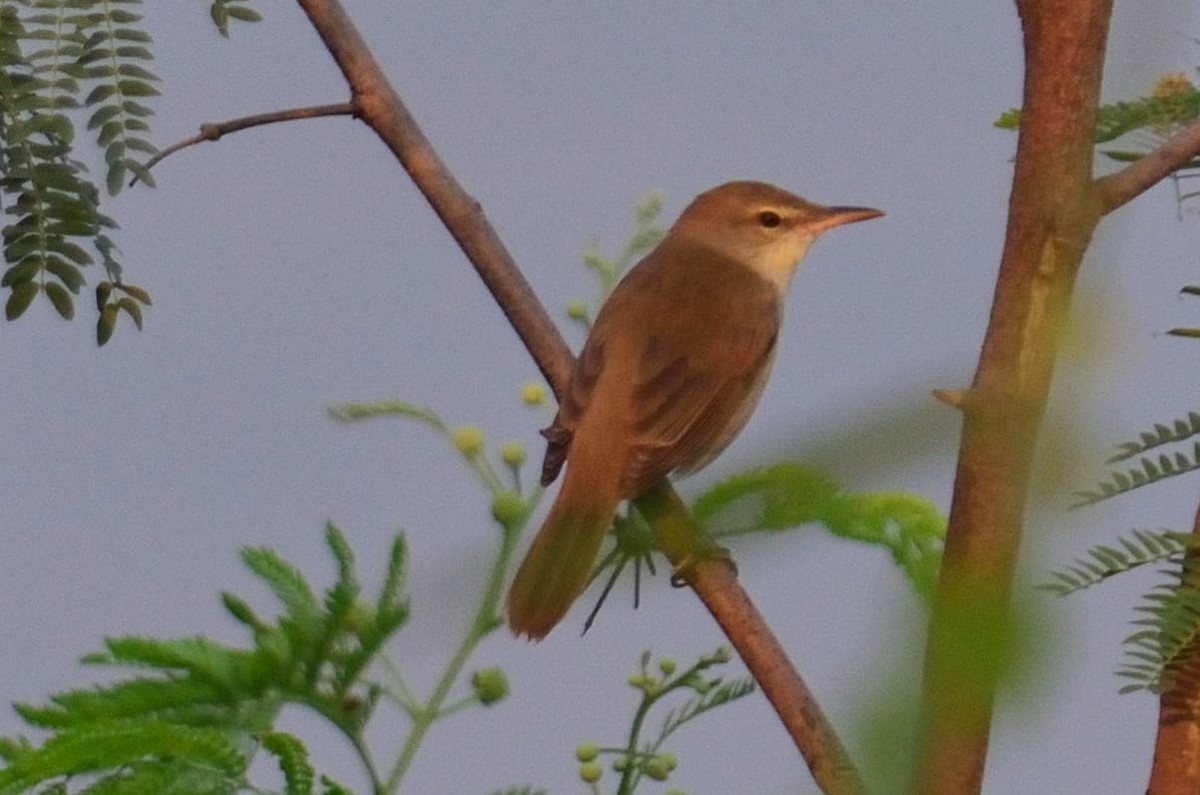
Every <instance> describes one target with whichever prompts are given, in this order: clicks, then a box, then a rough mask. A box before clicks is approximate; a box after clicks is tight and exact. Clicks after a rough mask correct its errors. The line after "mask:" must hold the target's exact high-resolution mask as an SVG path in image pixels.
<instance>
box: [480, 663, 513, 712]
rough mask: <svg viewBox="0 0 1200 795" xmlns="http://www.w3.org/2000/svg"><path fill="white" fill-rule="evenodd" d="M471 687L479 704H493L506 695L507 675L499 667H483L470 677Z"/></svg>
mask: <svg viewBox="0 0 1200 795" xmlns="http://www.w3.org/2000/svg"><path fill="white" fill-rule="evenodd" d="M471 689H472V690H474V691H475V698H477V699H479V703H480V704H483V705H484V706H488V705H491V704H495V703H496V702H497V701H499V700H500V699H502V698H504V697H505V696H507V695H508V677H506V676H505V675H504V671H501V670H500V669H499V668H484V669H483V670H481V671H476V672H475V675H474V676H472V677H471Z"/></svg>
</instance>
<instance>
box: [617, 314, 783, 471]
mask: <svg viewBox="0 0 1200 795" xmlns="http://www.w3.org/2000/svg"><path fill="white" fill-rule="evenodd" d="M755 320H756V321H757V322H745V323H738V322H735V323H729V324H718V325H720V326H722V327H721V328H716V329H711V330H710V331H709V332H708V333H704V334H701V335H698V337H697V338H696V339H692V340H679V339H676V340H672V339H667V338H661V337H650V338H649V339H647V341H646V344H645V347H644V348H643V350H642V353H641V357H640V360H639V364H638V368H637V374H636V378H635V383H634V392H633V400H632V405H633V407H634V417H633V434H632V436H633V439H634V444H633V449H632V450H631V455H630V460H629V462H628V465H627V467H626V470H625V478H624V480H623V481H622V484H621V491H622V493H623V494H627V495H636V494H639V493H641V492H643V491H645V490H646V489H647V488H649V487H650V486H651V485H653V484H654V482H655V481H657V480H658V479H659V478H662V477H664V476H666V475H667V474H668V473H670V472H672V471H674V470H676V469H679V470H682V471H685V472H691V471H695V470H697V469H700V468H701V467H703V466H704V465H705V464H707V463H708V462H709V461H711V460H712V459H713V458H714V457H716V456H717V455H718V454H719V453H720V452H721V451H722V450H724V449H725V447H726V445H728V444H729V442H730V441H732V440H733V437H734V436H735V435H737V432H738V431H739V430H741V428H742V425H744V424H745V422H746V420H747V419H748V418H749V416H750V412H751V411H752V410H753V409H754V406H755V404H756V403H757V401H758V396H759V394H760V393H761V391H762V387H763V385H764V384H765V382H766V377H767V374H768V372H769V370H770V364H771V359H772V355H773V352H774V348H775V338H776V335H777V333H778V319H777V316H775V315H774V313H769V314H765V315H761V316H759V317H758V318H755Z"/></svg>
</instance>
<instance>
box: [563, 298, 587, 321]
mask: <svg viewBox="0 0 1200 795" xmlns="http://www.w3.org/2000/svg"><path fill="white" fill-rule="evenodd" d="M587 316H588V305H587V304H586V303H584V302H583V301H572V302H571V303H569V304H567V317H569V318H571V319H572V320H587Z"/></svg>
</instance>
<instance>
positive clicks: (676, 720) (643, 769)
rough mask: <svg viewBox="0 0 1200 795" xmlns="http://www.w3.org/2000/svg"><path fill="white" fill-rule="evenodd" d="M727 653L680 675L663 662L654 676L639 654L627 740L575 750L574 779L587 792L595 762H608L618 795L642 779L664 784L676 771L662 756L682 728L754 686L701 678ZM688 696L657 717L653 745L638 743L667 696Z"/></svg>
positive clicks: (701, 661) (723, 651)
mask: <svg viewBox="0 0 1200 795" xmlns="http://www.w3.org/2000/svg"><path fill="white" fill-rule="evenodd" d="M731 656H732V655H731V653H730V651H729V649H727V648H724V647H722V648H720V649H717V650H716V651H715V652H713V653H712V654H706V655H704V656H702V657H701V658H700V659H699V660H697V661H696V662H695V663H694V664H692V665H691V666H690V667H689V668H687V669H685V670H684V671H682V672H678V673H676V671H675V662H674V661H673V660H671V659H669V658H663V659H660V660H659V661H658V665H657V670H651V668H650V652H648V651H647V652H643V653H642V657H641V661H640V663H641V664H640V665H639V670H638V671H637V672H636V673H634V674H631V675H630V676H629V680H628V682H629V685H630V686H631V687H633V688H634V689H636V690H638V691H640V692H641V702H640V703H639V704H638V707H637V710H636V711H635V712H634V716H633V721H632V724H631V726H630V730H629V738H628V740H627V741H626V743H625V745H624V746H623V747H617V748H608V747H600V746H598V745H594V744H592V743H584V744H582V745H580V746H579V747H578V748H577V749H576V751H575V756H576V759H577V760H578V761H579V763H580V777H581V778H583V780H584V781H585V782H587V783H589V784H591V785H593V788H594V786H595V784H596V781H597V780H598V779H599V778H600V776H601V768H600V766H599V764H598V762H597V759H598V758H599V757H601V756H609V757H612V758H613V764H612V766H613V769H614V770H615V771H616V772H618V773H620V775H621V780H620V784H619V786H618V788H617V792H618V793H619V795H629V794H630V793H632V792H633V791H634V790H635V789H636V788H637V785H638V784H639V783H640V782H641V781H642V780H643V779H644V778H650V779H653V780H655V781H665V780H667V778H669V776H670V774H671V772H672V771H673V770H674V769H675V767H676V764H677V762H676V759H675V756H674V755H673V754H671V753H668V752H666V751H664V750H663V746H664V744H665V743H666V741H667V740H668V739H669V738H670V737H671V736H672V735H673V734H675V732H677V731H678V730H679V729H681V728H682V727H683V726H685V725H686V724H688V723H690V722H691V721H693V720H695V719H696V718H698V717H700V716H701V715H703V714H705V713H708V712H711V711H712V710H714V709H716V708H718V707H721V706H724V705H725V704H728V703H730V702H733V701H737V700H738V699H740V698H743V697H745V696H748V695H749V694H751V693H753V692H754V689H755V687H754V682H753V681H752V680H749V679H735V680H731V681H728V682H726V681H724V680H723V679H722V678H721V677H712V676H709V675H708V674H707V672H708V670H709V669H710V668H713V667H714V666H718V665H723V664H725V663H727V662H729V660H730V659H731ZM687 691H691V692H692V694H693V696H692V697H691V698H689V699H688V700H687V701H685V702H684V703H683V704H682V705H680V706H678V707H675V708H674V709H671V710H669V711H668V712H667V713H666V715H664V716H663V721H662V726H661V728H660V729H659V731H658V734H657V735H655V737H654V739H651V740H646V739H643V737H642V732H643V730H644V728H645V723H646V719H647V717H648V716H649V714H650V711H651V710H652V709H653V708H654V707H655V706H656V705H658V704H659V703H660V702H662V701H663V700H664V699H666V698H667V697H669V696H672V694H675V693H681V692H687Z"/></svg>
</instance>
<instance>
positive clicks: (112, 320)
mask: <svg viewBox="0 0 1200 795" xmlns="http://www.w3.org/2000/svg"><path fill="white" fill-rule="evenodd" d="M116 326H117V305H116V304H105V305H104V307H103V308H102V309H101V310H100V318H99V319H98V320H97V321H96V344H97V345H104V343H106V342H108V341H109V339H110V338H111V337H112V334H113V330H114V329H115V328H116Z"/></svg>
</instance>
